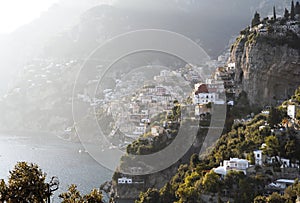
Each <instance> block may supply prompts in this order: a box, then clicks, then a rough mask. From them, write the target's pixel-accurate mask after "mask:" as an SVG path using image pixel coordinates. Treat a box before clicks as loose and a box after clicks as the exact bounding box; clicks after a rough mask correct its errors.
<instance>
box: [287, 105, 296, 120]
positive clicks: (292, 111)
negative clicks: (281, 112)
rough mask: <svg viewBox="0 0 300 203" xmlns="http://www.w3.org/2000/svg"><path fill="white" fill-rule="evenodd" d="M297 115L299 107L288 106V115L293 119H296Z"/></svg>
mask: <svg viewBox="0 0 300 203" xmlns="http://www.w3.org/2000/svg"><path fill="white" fill-rule="evenodd" d="M296 114H297V106H296V105H288V107H287V115H288V116H289V117H291V118H292V119H295V118H296Z"/></svg>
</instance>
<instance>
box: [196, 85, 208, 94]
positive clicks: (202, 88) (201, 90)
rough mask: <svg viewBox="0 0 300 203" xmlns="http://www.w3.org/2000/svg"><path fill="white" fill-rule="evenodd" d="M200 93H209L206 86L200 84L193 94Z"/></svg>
mask: <svg viewBox="0 0 300 203" xmlns="http://www.w3.org/2000/svg"><path fill="white" fill-rule="evenodd" d="M200 93H209V92H208V89H207V85H206V84H201V85H200V86H199V87H198V90H197V91H196V92H195V94H200Z"/></svg>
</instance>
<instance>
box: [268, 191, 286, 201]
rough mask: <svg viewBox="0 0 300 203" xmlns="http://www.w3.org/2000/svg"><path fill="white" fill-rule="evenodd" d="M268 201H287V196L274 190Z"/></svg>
mask: <svg viewBox="0 0 300 203" xmlns="http://www.w3.org/2000/svg"><path fill="white" fill-rule="evenodd" d="M267 202H268V203H285V198H284V197H283V196H281V195H280V194H278V193H277V192H273V193H272V194H271V195H270V196H269V197H268V198H267Z"/></svg>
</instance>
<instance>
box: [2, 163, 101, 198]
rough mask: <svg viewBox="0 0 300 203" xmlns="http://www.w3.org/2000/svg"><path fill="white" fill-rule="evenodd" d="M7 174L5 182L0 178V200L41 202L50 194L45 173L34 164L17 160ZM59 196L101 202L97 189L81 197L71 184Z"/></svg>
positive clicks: (75, 187)
mask: <svg viewBox="0 0 300 203" xmlns="http://www.w3.org/2000/svg"><path fill="white" fill-rule="evenodd" d="M9 174H10V175H9V178H8V183H7V184H6V183H5V181H4V180H0V202H8V203H17V202H30V203H42V202H47V199H48V198H49V197H50V196H51V195H52V192H50V190H49V184H48V183H46V182H45V179H46V174H45V173H43V172H42V170H41V169H40V168H39V167H38V165H36V164H32V163H30V164H29V163H26V162H18V163H17V164H16V165H15V167H14V169H13V170H12V171H9ZM59 197H60V198H62V202H63V203H103V201H102V193H101V192H100V191H99V190H97V189H93V190H92V191H91V193H89V194H87V195H84V196H83V197H82V196H81V195H80V193H79V191H78V190H77V186H76V185H71V186H70V188H69V190H68V191H67V192H66V193H62V194H60V195H59Z"/></svg>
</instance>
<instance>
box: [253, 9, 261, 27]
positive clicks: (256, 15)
mask: <svg viewBox="0 0 300 203" xmlns="http://www.w3.org/2000/svg"><path fill="white" fill-rule="evenodd" d="M259 24H260V16H259V13H257V11H256V12H255V14H254V18H253V19H252V22H251V27H254V26H256V25H259Z"/></svg>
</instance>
